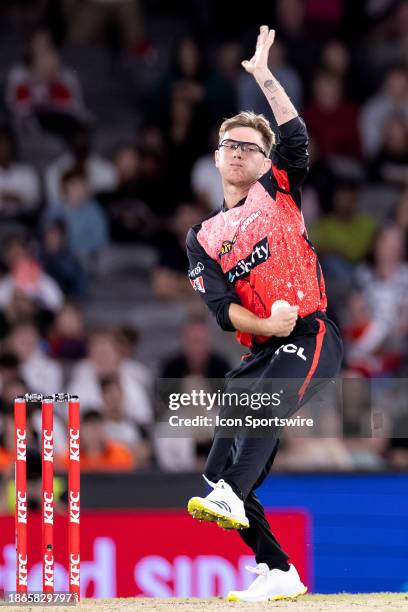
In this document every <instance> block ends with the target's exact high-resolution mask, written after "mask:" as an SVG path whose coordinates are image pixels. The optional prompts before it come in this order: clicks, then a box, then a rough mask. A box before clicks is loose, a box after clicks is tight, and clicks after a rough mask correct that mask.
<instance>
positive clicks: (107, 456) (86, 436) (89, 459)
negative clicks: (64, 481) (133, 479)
mask: <svg viewBox="0 0 408 612" xmlns="http://www.w3.org/2000/svg"><path fill="white" fill-rule="evenodd" d="M80 460H81V471H82V472H129V471H132V470H133V469H134V468H135V465H136V463H135V458H134V456H133V455H132V452H131V451H130V450H129V449H128V448H127V447H126V446H125V445H123V444H120V443H119V442H115V441H114V440H113V439H112V438H111V437H110V434H109V433H108V429H107V427H106V419H105V417H104V416H103V414H102V413H101V412H99V410H95V409H88V410H87V411H86V412H84V413H83V414H82V416H81V451H80ZM57 465H59V466H60V467H61V468H65V469H66V468H67V467H68V457H67V455H63V456H61V457H59V458H57Z"/></svg>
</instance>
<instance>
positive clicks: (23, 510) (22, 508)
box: [17, 491, 27, 524]
mask: <svg viewBox="0 0 408 612" xmlns="http://www.w3.org/2000/svg"><path fill="white" fill-rule="evenodd" d="M17 522H18V523H24V524H26V523H27V493H22V492H21V491H17Z"/></svg>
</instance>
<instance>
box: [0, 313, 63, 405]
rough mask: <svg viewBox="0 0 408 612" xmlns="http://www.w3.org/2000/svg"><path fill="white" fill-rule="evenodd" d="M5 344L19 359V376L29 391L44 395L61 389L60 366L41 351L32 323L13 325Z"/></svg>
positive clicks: (38, 338) (37, 335) (38, 337)
mask: <svg viewBox="0 0 408 612" xmlns="http://www.w3.org/2000/svg"><path fill="white" fill-rule="evenodd" d="M7 345H8V348H9V350H10V351H12V352H13V353H14V354H15V355H16V356H17V357H18V359H19V360H20V372H21V376H22V378H23V380H24V382H25V383H26V385H27V387H28V388H29V389H30V391H32V392H34V393H43V394H45V395H50V394H53V393H59V392H62V391H63V387H62V385H63V376H62V368H61V366H60V365H59V363H58V362H57V361H55V360H54V359H50V357H47V356H46V355H44V353H43V352H42V350H41V346H40V336H39V334H38V331H37V329H36V327H35V325H34V324H33V323H29V322H28V323H18V324H17V325H15V326H14V327H13V329H12V330H11V332H10V334H9V336H8V338H7Z"/></svg>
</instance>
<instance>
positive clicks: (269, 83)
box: [264, 79, 278, 93]
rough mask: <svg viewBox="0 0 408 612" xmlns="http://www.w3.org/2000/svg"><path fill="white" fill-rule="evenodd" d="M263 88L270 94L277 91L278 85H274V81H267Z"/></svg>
mask: <svg viewBox="0 0 408 612" xmlns="http://www.w3.org/2000/svg"><path fill="white" fill-rule="evenodd" d="M264 87H265V89H267V90H268V91H270V92H271V93H273V92H275V91H277V90H278V84H277V83H276V81H272V79H268V80H267V81H265V83H264Z"/></svg>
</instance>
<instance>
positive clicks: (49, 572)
mask: <svg viewBox="0 0 408 612" xmlns="http://www.w3.org/2000/svg"><path fill="white" fill-rule="evenodd" d="M41 441H42V442H41V459H42V503H41V510H42V567H43V591H44V593H53V592H54V401H53V398H52V397H44V398H43V400H42V427H41Z"/></svg>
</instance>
